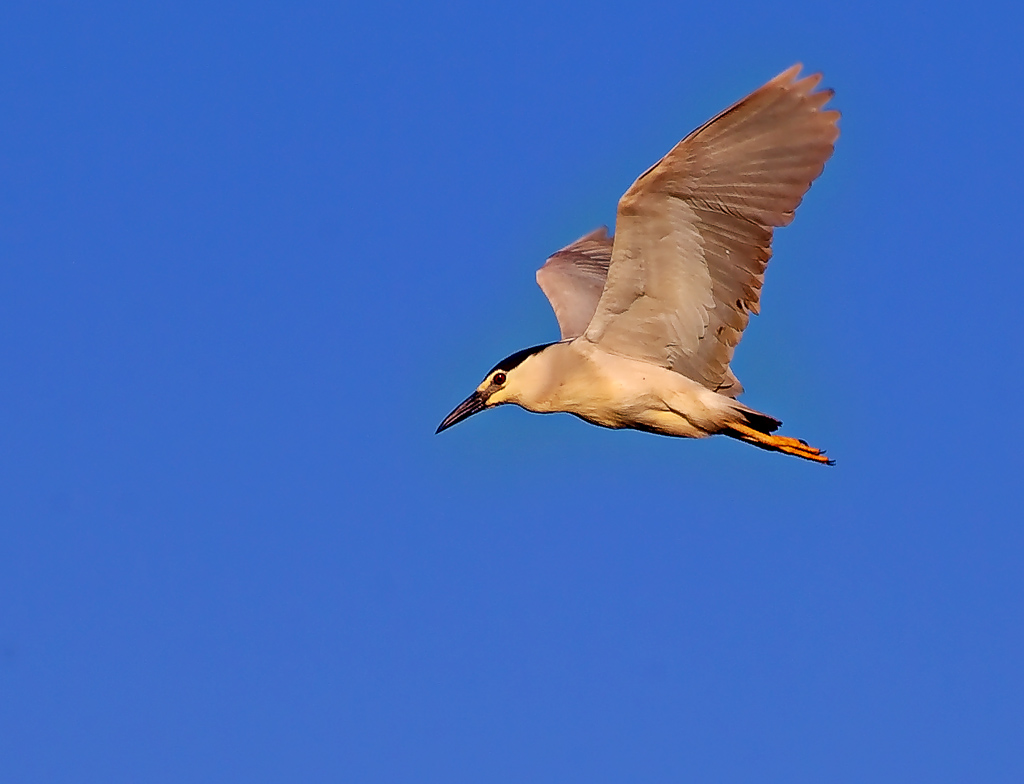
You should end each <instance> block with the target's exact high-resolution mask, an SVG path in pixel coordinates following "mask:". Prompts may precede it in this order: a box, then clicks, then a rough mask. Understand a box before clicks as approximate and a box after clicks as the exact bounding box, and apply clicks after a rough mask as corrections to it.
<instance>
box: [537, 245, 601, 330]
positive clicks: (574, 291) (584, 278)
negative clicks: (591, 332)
mask: <svg viewBox="0 0 1024 784" xmlns="http://www.w3.org/2000/svg"><path fill="white" fill-rule="evenodd" d="M611 261H612V240H611V238H610V237H609V236H608V228H607V227H605V226H602V227H601V228H599V229H595V230H594V231H592V232H590V233H589V234H587V235H585V236H583V237H580V238H579V239H578V240H576V241H575V242H574V243H572V244H571V245H567V246H566V247H564V248H562V249H561V250H559V251H556V252H555V253H553V254H551V257H550V258H549V259H548V260H547V261H546V262H545V263H544V266H543V267H541V268H540V269H539V270H537V285H539V286H540V287H541V290H542V291H543V292H544V295H545V296H546V297H547V298H548V302H550V303H551V309H552V310H553V311H555V318H557V319H558V327H559V329H560V330H561V331H562V339H563V340H567V339H569V338H575V337H578V336H579V335H582V334H583V331H584V330H585V329H586V328H587V325H588V324H589V323H590V320H591V319H592V318H593V316H594V311H595V310H596V309H597V302H598V300H599V299H601V292H602V291H604V283H605V278H606V277H607V276H608V265H609V264H611Z"/></svg>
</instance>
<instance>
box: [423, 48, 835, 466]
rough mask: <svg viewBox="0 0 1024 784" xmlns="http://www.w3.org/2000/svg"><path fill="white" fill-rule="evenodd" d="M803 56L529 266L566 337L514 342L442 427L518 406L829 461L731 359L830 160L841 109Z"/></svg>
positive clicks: (699, 131)
mask: <svg viewBox="0 0 1024 784" xmlns="http://www.w3.org/2000/svg"><path fill="white" fill-rule="evenodd" d="M799 73H800V66H799V65H795V66H793V67H792V68H790V69H789V70H787V71H785V72H783V73H781V74H779V75H778V76H777V77H775V78H774V79H772V80H771V81H770V82H768V84H766V85H764V86H763V87H761V88H760V89H759V90H756V91H755V92H753V93H751V94H750V95H748V96H747V97H746V98H744V99H743V100H742V101H740V102H739V103H737V104H735V105H734V106H732V107H731V108H729V109H726V110H725V111H724V112H722V113H721V114H719V115H718V116H717V117H715V118H714V119H713V120H711V121H710V122H708V123H706V124H705V125H703V126H701V127H700V128H698V129H697V130H696V131H694V132H693V133H691V134H690V135H689V136H687V137H686V138H685V139H683V140H682V141H681V142H679V144H677V145H676V146H675V147H674V148H673V149H672V150H671V151H670V152H669V153H668V155H666V156H665V157H664V158H662V159H661V160H660V161H658V163H656V164H655V165H654V166H652V167H651V168H650V169H648V170H647V171H646V172H644V173H643V174H641V175H640V177H639V178H638V179H637V181H636V182H634V183H633V185H632V186H630V188H629V190H627V191H626V193H625V195H624V196H623V197H622V198H621V199H620V200H619V209H618V214H617V216H616V220H615V236H614V238H612V237H609V236H608V232H607V230H606V229H603V228H602V229H598V230H597V231H594V232H591V233H590V234H588V235H586V236H585V237H582V238H580V239H578V240H576V242H574V243H572V244H571V245H569V246H567V247H565V248H563V249H562V250H560V251H558V252H557V253H555V254H554V255H553V256H552V257H551V258H549V259H548V260H547V263H545V264H544V266H543V267H541V269H540V270H538V271H537V282H538V283H539V284H540V287H541V289H543V291H544V293H545V294H546V295H547V298H548V300H549V301H550V302H551V307H552V308H553V309H554V311H555V316H556V317H557V319H558V325H559V327H560V328H561V331H562V339H561V340H560V341H558V342H557V343H548V344H546V345H542V346H535V347H533V348H528V349H524V350H522V351H517V352H516V353H515V354H512V355H511V356H509V357H506V358H505V359H503V360H502V361H501V362H499V363H498V364H497V365H495V366H494V367H493V368H492V369H491V371H490V372H489V373H488V374H487V375H486V377H485V378H484V380H483V383H481V384H480V386H479V387H477V389H476V391H475V392H473V394H472V395H470V396H469V397H468V398H467V399H466V400H465V401H464V402H463V403H461V404H460V405H459V406H458V408H456V409H455V410H454V411H452V413H451V414H449V415H448V416H447V417H446V418H445V420H444V421H443V422H442V423H441V425H440V427H438V428H437V432H438V433H440V432H441V431H442V430H445V429H447V428H449V427H451V426H452V425H454V424H455V423H456V422H461V421H462V420H463V419H465V418H466V417H468V416H471V415H472V414H475V413H477V412H478V411H483V410H485V409H487V408H493V407H494V406H498V405H502V404H504V403H515V404H516V405H519V406H522V407H523V408H525V409H527V410H529V411H535V412H538V413H550V412H554V411H565V412H568V413H570V414H575V415H576V416H578V417H580V418H582V419H584V420H586V421H587V422H592V423H593V424H595V425H601V426H603V427H610V428H634V429H637V430H646V431H650V432H653V433H661V434H663V435H669V436H680V437H683V438H704V437H705V436H710V435H715V434H722V435H727V436H731V437H733V438H738V439H740V440H742V441H746V442H747V443H750V444H753V445H754V446H758V447H761V448H762V449H770V450H773V451H777V452H785V453H786V454H790V455H796V456H798V457H802V458H805V459H807V460H814V461H815V462H818V463H828V464H831V463H832V461H830V460H829V459H828V458H827V457H825V455H824V453H823V452H822V451H821V450H819V449H815V448H814V447H812V446H808V445H807V443H806V442H804V441H801V440H799V439H796V438H787V437H785V436H776V435H772V433H773V432H774V431H775V430H777V429H778V427H779V426H780V425H781V424H782V423H781V422H779V420H777V419H775V418H773V417H771V416H768V415H767V414H762V413H761V412H759V411H755V410H754V409H752V408H749V407H748V406H746V405H744V404H743V403H740V402H739V401H737V400H736V397H737V395H739V394H740V393H741V392H742V391H743V387H742V386H741V385H740V382H739V381H738V380H737V378H736V376H735V375H733V373H732V371H731V370H730V369H729V363H730V361H731V360H732V355H733V350H734V349H735V347H736V344H737V343H739V340H740V337H741V336H742V334H743V330H744V329H745V328H746V326H747V322H748V321H749V320H750V314H751V313H757V312H758V302H759V299H760V294H761V283H762V281H763V280H764V271H765V267H766V266H767V265H768V259H769V258H770V257H771V241H772V232H773V230H774V228H775V227H778V226H785V225H787V224H788V223H789V222H790V221H791V220H793V212H794V210H796V208H797V205H799V204H800V200H801V199H802V198H803V195H804V194H805V193H806V192H807V189H808V188H809V187H810V186H811V182H812V181H813V180H814V179H815V178H816V177H817V176H818V175H819V174H821V172H822V169H824V166H825V161H827V160H828V159H829V157H830V156H831V155H832V148H833V144H834V142H835V140H836V138H837V137H838V136H839V129H838V128H837V126H836V122H837V120H838V119H839V112H837V111H835V110H826V109H824V108H823V107H824V105H825V103H826V102H827V101H828V100H829V98H831V97H832V91H831V90H822V91H815V88H816V87H817V85H818V83H819V81H820V80H821V75H820V74H816V75H814V76H808V77H806V78H803V79H800V78H798V76H799Z"/></svg>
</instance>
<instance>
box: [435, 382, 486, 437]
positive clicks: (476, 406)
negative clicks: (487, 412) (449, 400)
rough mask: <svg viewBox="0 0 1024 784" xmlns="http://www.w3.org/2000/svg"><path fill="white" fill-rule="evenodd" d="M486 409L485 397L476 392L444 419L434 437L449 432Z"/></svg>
mask: <svg viewBox="0 0 1024 784" xmlns="http://www.w3.org/2000/svg"><path fill="white" fill-rule="evenodd" d="M484 408H485V406H484V399H483V396H482V395H481V394H480V393H479V392H474V393H473V394H472V395H470V396H469V397H467V398H466V399H465V400H463V401H462V402H461V403H459V405H458V407H457V408H456V409H455V410H454V411H452V412H451V413H450V414H449V415H448V416H446V417H445V418H444V422H442V423H441V424H440V425H438V426H437V430H435V431H434V435H437V434H438V433H440V432H441V431H442V430H447V429H448V428H450V427H451V426H452V425H457V424H458V423H459V422H461V421H462V420H463V419H466V418H467V417H471V416H473V414H476V413H477V412H479V411H483V410H484Z"/></svg>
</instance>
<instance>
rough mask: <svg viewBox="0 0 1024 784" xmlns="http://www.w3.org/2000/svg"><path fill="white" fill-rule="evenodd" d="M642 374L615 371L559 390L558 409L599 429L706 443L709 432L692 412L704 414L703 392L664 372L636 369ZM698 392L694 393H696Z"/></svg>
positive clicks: (644, 366) (694, 384)
mask: <svg viewBox="0 0 1024 784" xmlns="http://www.w3.org/2000/svg"><path fill="white" fill-rule="evenodd" d="M636 364H637V365H640V367H638V368H634V367H630V368H629V369H628V370H629V372H624V371H625V370H626V369H624V368H616V367H613V368H612V370H614V371H616V372H609V373H600V374H594V375H593V376H591V377H590V378H589V379H587V383H586V384H572V385H566V386H565V387H563V388H561V389H559V390H558V395H557V397H558V401H559V405H558V409H557V410H561V411H568V412H569V413H571V414H574V415H576V416H578V417H580V418H581V419H584V420H586V421H587V422H590V423H592V424H595V425H600V426H601V427H609V428H616V429H620V428H632V429H636V430H646V431H649V432H653V433H661V434H663V435H671V436H679V437H683V438H701V437H704V436H706V435H708V432H707V430H705V429H703V428H701V427H699V426H698V425H697V424H695V422H699V421H700V419H701V418H700V417H699V416H697V417H694V419H691V418H690V417H688V416H687V413H688V412H691V411H692V412H694V413H698V414H699V413H700V412H701V411H702V410H703V406H702V405H701V402H700V400H699V397H700V396H701V392H703V388H701V387H699V385H697V384H696V383H695V382H692V381H690V380H689V379H686V378H683V377H682V376H680V375H678V374H676V373H673V372H671V371H668V370H664V369H662V368H658V367H653V366H651V365H647V364H646V363H644V364H641V363H636ZM691 387H692V389H691Z"/></svg>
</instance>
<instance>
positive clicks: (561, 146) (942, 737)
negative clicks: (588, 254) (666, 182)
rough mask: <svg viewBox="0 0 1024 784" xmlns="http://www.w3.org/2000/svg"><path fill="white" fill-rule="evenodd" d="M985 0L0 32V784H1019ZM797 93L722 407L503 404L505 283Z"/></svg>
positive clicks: (514, 317) (1013, 407)
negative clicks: (821, 143)
mask: <svg viewBox="0 0 1024 784" xmlns="http://www.w3.org/2000/svg"><path fill="white" fill-rule="evenodd" d="M1018 14H1019V12H1018V11H1017V9H1016V6H1012V5H1011V4H1009V3H1007V4H1005V5H1003V6H1000V5H998V4H986V3H980V4H974V5H971V6H970V7H969V8H968V7H966V6H965V7H964V9H963V10H961V11H958V10H955V9H954V8H953V7H952V6H940V7H937V6H936V5H934V4H931V3H903V4H896V6H895V7H893V4H891V3H877V4H850V8H849V9H848V10H843V11H840V10H836V9H835V8H829V7H826V6H822V5H821V4H818V3H807V2H802V3H796V4H789V5H787V6H779V5H777V4H774V5H773V4H764V3H750V4H745V3H738V4H736V3H704V4H684V3H677V2H673V3H667V2H666V3H645V2H631V3H623V4H614V3H579V4H557V5H550V4H548V3H539V2H537V3H524V2H516V3H507V4H501V5H498V4H493V5H486V7H483V5H482V4H480V3H476V2H465V3H449V4H402V3H386V2H385V3H379V2H378V3H360V4H356V3H348V4H344V3H343V4H330V3H312V2H291V3H281V4H279V5H276V6H275V5H267V4H260V3H256V4H254V3H249V2H245V3H242V2H238V3H231V4H228V3H218V4H215V5H214V6H212V7H211V6H210V5H209V4H206V3H182V2H176V3H146V4H139V3H99V4H88V5H87V4H62V3H24V2H8V3H5V4H4V6H3V10H2V11H0V80H2V81H0V96H2V101H0V104H2V111H0V256H2V258H0V368H2V373H0V520H2V524H0V779H2V780H3V781H4V782H82V781H102V782H182V781H189V782H213V781H217V782H223V781H239V782H293V781H345V782H446V783H447V782H483V781H486V782H563V781H587V782H646V781H652V782H653V781H658V782H661V781H694V782H751V781H779V782H783V781H784V782H822V781H828V782H866V781H871V782H905V781H918V782H930V783H931V784H936V783H938V782H964V781H972V782H975V781H977V782H980V781H984V782H1014V783H1015V784H1016V783H1017V782H1020V781H1024V569H1022V563H1024V526H1022V523H1021V520H1022V518H1024V515H1022V513H1021V509H1020V506H1021V468H1022V461H1021V459H1020V457H1019V454H1020V450H1021V446H1022V440H1024V428H1022V426H1021V421H1022V414H1021V393H1022V387H1024V366H1022V361H1021V353H1020V341H1021V337H1022V335H1021V328H1020V310H1021V304H1020V303H1021V299H1020V298H1021V293H1020V292H1021V289H1022V284H1024V273H1022V263H1021V259H1020V253H1021V251H1020V243H1019V234H1020V229H1019V227H1020V221H1021V206H1022V196H1024V187H1022V185H1021V183H1022V181H1024V159H1022V154H1021V141H1020V134H1021V128H1022V124H1024V111H1022V106H1024V104H1022V101H1021V97H1020V94H1021V81H1022V77H1024V57H1022V48H1021V45H1020V40H1021V37H1022V32H1024V29H1022V24H1021V19H1020V17H1019V15H1018ZM796 61H802V62H804V63H805V65H806V66H807V68H808V69H811V70H821V71H823V72H824V73H825V75H826V84H827V85H829V86H831V87H834V88H835V89H836V91H837V94H836V98H835V100H834V105H835V106H836V107H838V108H840V109H841V110H842V111H843V120H842V136H841V137H840V139H839V142H838V146H837V152H836V155H835V157H834V158H833V159H832V161H831V162H830V163H829V165H828V167H827V169H826V171H825V174H824V176H823V177H822V178H821V179H820V180H819V181H818V182H817V183H816V184H815V186H814V187H813V188H812V190H811V192H810V194H809V197H808V198H807V199H806V201H805V203H804V205H803V206H802V208H801V209H800V211H799V213H798V215H797V219H796V221H795V222H794V224H793V226H792V227H791V228H789V229H786V230H783V231H781V232H779V234H778V235H777V237H776V243H775V249H776V255H775V259H774V261H773V263H772V266H771V267H770V269H769V272H768V276H767V282H766V287H765V291H764V299H763V303H762V304H763V311H762V312H763V315H762V316H761V317H760V318H757V319H755V320H754V321H753V323H752V324H751V327H750V329H749V331H748V333H747V336H746V338H745V340H744V342H743V344H742V346H741V347H740V350H739V352H738V355H737V358H736V362H735V365H734V367H735V368H736V369H737V372H738V375H739V377H740V378H741V379H742V381H743V382H744V383H745V385H746V387H747V394H746V395H745V397H744V399H745V400H746V401H747V402H748V403H750V404H751V405H753V406H755V407H757V408H760V409H762V410H764V411H767V412H769V413H771V414H773V415H775V416H778V417H779V418H781V419H783V420H785V422H786V425H785V429H784V431H783V432H785V433H789V434H791V435H796V436H800V437H803V438H807V439H808V440H810V441H811V442H812V443H814V444H818V445H821V446H824V447H827V448H828V450H829V453H830V454H831V455H832V456H834V457H835V458H836V459H837V460H838V461H839V463H838V466H837V467H836V468H834V469H825V468H822V467H819V466H816V465H812V464H809V463H806V462H803V461H799V460H796V459H792V458H787V457H785V456H781V455H776V454H769V453H765V452H761V451H758V450H756V449H752V448H750V447H748V446H745V445H743V444H740V443H737V442H732V441H729V440H727V439H712V440H710V441H705V442H691V441H674V440H670V439H664V438H658V437H654V436H650V435H643V434H637V433H616V432H610V431H603V430H599V429H597V428H592V427H590V426H587V425H585V424H583V423H582V422H579V421H578V420H575V419H573V418H571V417H569V416H550V417H537V416H532V415H529V414H526V413H525V412H522V411H519V410H516V409H512V408H507V409H502V410H499V411H496V412H491V413H488V414H485V415H482V416H479V417H476V418H474V419H473V420H470V421H468V422H466V423H464V424H462V425H460V426H458V427H457V428H455V429H453V430H451V431H449V432H446V433H445V434H444V435H443V436H438V437H435V436H434V428H435V427H436V425H437V423H438V422H439V421H440V420H441V418H442V417H443V416H444V415H445V414H446V413H447V412H448V411H449V410H450V409H451V408H452V407H454V405H455V404H456V403H458V402H459V401H460V400H461V399H462V398H463V397H465V395H467V394H468V393H469V392H470V391H471V390H472V389H473V387H475V385H476V384H477V383H478V382H479V380H480V378H481V376H482V374H483V373H484V372H485V371H486V370H487V369H488V368H489V367H490V366H491V365H492V364H493V363H494V362H495V361H497V360H498V359H500V358H501V357H503V356H505V355H507V354H509V353H511V352H512V351H514V350H516V349H519V348H521V347H523V346H527V345H531V344H535V343H539V342H543V341H546V340H551V339H553V338H554V337H555V336H556V334H557V333H556V325H555V322H554V319H553V317H552V315H551V314H550V312H549V310H548V306H547V303H546V302H545V300H544V299H543V297H542V295H541V293H540V291H539V290H538V289H537V288H536V287H535V284H534V280H533V272H534V270H535V268H536V267H537V266H539V264H540V263H541V262H542V261H543V259H544V258H545V257H546V255H547V254H548V253H550V252H551V251H553V250H554V249H556V248H558V247H560V246H562V245H564V244H565V243H567V242H569V241H571V240H573V239H574V238H575V237H577V236H578V235H580V234H582V233H584V232H586V231H589V230H590V229H592V228H594V227H595V226H598V225H600V224H601V223H609V224H610V223H612V222H613V221H614V215H615V212H614V211H615V204H616V200H617V199H618V197H619V195H620V194H621V193H622V192H623V191H624V190H625V188H626V187H627V186H628V185H629V184H630V183H631V182H632V180H633V178H634V177H635V176H636V175H637V174H639V173H640V172H641V171H642V170H643V169H644V168H645V167H647V166H648V165H650V164H651V163H653V162H654V161H655V160H656V159H657V158H658V157H659V156H660V155H662V154H663V153H664V152H665V151H666V150H667V149H668V148H669V147H670V146H671V145H672V144H673V143H675V142H676V141H677V140H678V139H679V138H680V137H682V136H683V135H684V134H685V133H687V132H688V131H689V130H690V129H691V128H693V127H694V126H696V125H698V124H700V123H701V122H703V121H704V120H705V119H707V118H709V117H710V116H711V115H713V114H714V113H715V112H717V111H718V110H720V109H722V108H724V107H725V106H727V105H728V104H729V103H731V102H732V101H734V100H736V99H738V98H739V97H741V96H742V95H744V94H746V93H747V92H748V91H750V90H752V89H754V88H756V87H757V86H759V85H760V84H761V83H763V82H764V81H766V80H768V79H769V78H770V77H772V76H774V75H775V74H776V73H778V72H779V71H781V70H783V69H784V68H786V67H788V66H789V65H790V64H792V63H793V62H796Z"/></svg>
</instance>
